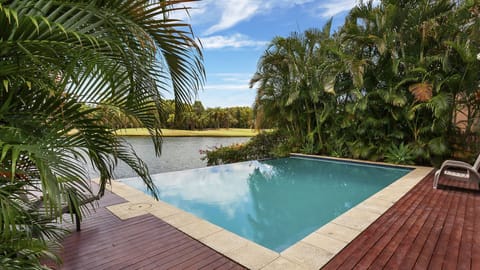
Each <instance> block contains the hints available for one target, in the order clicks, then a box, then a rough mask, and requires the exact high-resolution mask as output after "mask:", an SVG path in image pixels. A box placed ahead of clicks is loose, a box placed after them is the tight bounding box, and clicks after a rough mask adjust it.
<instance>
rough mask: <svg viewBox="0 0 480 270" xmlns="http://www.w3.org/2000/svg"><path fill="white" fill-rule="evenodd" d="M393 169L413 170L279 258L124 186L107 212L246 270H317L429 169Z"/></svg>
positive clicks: (117, 186)
mask: <svg viewBox="0 0 480 270" xmlns="http://www.w3.org/2000/svg"><path fill="white" fill-rule="evenodd" d="M291 156H294V157H306V158H321V159H330V160H332V159H333V160H339V161H350V162H356V163H368V164H374V165H387V166H392V165H391V164H386V163H379V162H369V161H359V160H352V159H343V158H331V157H325V156H314V155H304V154H293V153H292V155H291ZM394 166H397V165H394ZM397 167H408V168H412V169H413V170H412V171H411V172H409V173H408V174H406V175H405V176H403V177H401V178H399V179H398V180H396V181H395V182H393V183H392V184H390V185H389V186H387V187H385V188H384V189H382V190H381V191H379V192H377V193H376V194H374V195H372V196H371V197H369V198H368V199H366V200H364V201H363V202H361V203H359V204H358V205H357V206H355V207H353V208H352V209H350V210H348V211H347V212H345V213H343V214H342V215H340V216H338V217H337V218H335V219H333V220H332V221H330V222H329V223H327V224H325V225H324V226H322V227H320V228H319V229H318V230H316V231H315V232H313V233H311V234H310V235H308V236H306V237H305V238H303V239H302V240H300V241H299V242H297V243H295V244H294V245H292V246H290V247H289V248H287V249H286V250H284V251H283V252H281V253H277V252H275V251H272V250H270V249H267V248H265V247H263V246H260V245H259V244H257V243H254V242H252V241H250V240H247V239H245V238H243V237H241V236H238V235H236V234H234V233H232V232H229V231H227V230H225V229H223V228H221V227H219V226H217V225H215V224H213V223H210V222H209V221H206V220H203V219H201V218H198V217H196V216H194V215H193V214H190V213H188V212H186V211H184V210H181V209H179V208H177V207H175V206H172V205H170V204H168V203H166V202H163V201H161V200H159V201H156V200H154V199H153V198H152V197H150V196H148V195H146V194H145V193H143V192H142V191H139V190H136V189H134V188H132V187H130V186H128V185H127V184H124V183H122V182H118V181H112V183H111V188H110V190H111V191H112V192H113V193H115V194H117V195H119V196H120V197H123V198H124V199H125V200H127V201H128V202H126V203H121V204H116V205H112V206H109V207H107V209H108V210H110V211H111V212H112V213H113V214H114V215H116V216H117V217H119V218H120V219H123V220H124V219H129V218H132V217H136V216H140V215H145V214H148V213H149V214H152V215H154V216H156V217H157V218H160V219H162V220H163V221H165V222H166V223H168V224H170V225H172V226H173V227H176V228H177V229H179V230H180V231H183V232H184V233H186V234H187V235H189V236H191V237H192V238H194V239H196V240H198V241H200V242H201V243H203V244H205V245H207V246H209V247H211V248H212V249H214V250H216V251H218V252H219V253H221V254H223V255H225V256H227V257H229V258H230V259H232V260H234V261H236V262H238V263H240V264H242V265H244V266H246V267H248V268H250V269H265V270H272V269H319V268H320V267H322V266H323V265H325V264H326V263H327V262H328V261H329V260H330V259H332V258H333V257H334V256H335V255H336V254H337V253H339V252H340V251H341V250H342V249H343V248H344V247H345V246H346V245H347V244H348V243H350V242H351V241H353V240H354V239H355V238H356V237H357V235H359V234H360V233H361V232H362V231H363V230H365V229H366V228H367V227H368V226H370V224H372V223H373V222H374V221H375V220H376V219H377V218H378V217H380V216H381V215H382V214H383V213H385V212H386V211H387V210H388V209H389V208H390V207H391V206H392V205H393V204H394V203H395V202H396V201H398V200H399V199H400V198H401V197H402V196H403V195H405V194H406V193H407V192H408V191H409V190H410V189H412V188H413V187H414V186H415V185H416V184H417V183H418V182H420V180H422V179H423V178H424V177H425V176H427V175H428V174H429V173H430V172H431V171H432V169H433V168H431V167H420V166H397Z"/></svg>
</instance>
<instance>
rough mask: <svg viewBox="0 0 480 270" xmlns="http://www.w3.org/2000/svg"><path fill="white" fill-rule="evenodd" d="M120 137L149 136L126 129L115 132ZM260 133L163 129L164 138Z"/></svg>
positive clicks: (234, 129) (232, 130) (243, 129)
mask: <svg viewBox="0 0 480 270" xmlns="http://www.w3.org/2000/svg"><path fill="white" fill-rule="evenodd" d="M115 133H116V134H117V135H118V136H149V135H150V133H148V130H147V129H146V128H125V129H119V130H117V131H115ZM257 134H258V131H256V130H254V129H248V128H220V129H204V130H180V129H162V136H163V137H253V136H255V135H257Z"/></svg>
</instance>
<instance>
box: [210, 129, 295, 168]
mask: <svg viewBox="0 0 480 270" xmlns="http://www.w3.org/2000/svg"><path fill="white" fill-rule="evenodd" d="M284 143H285V137H284V136H283V135H281V133H280V132H278V131H274V132H262V133H260V134H258V135H257V136H255V137H253V138H251V139H250V140H249V141H248V142H247V143H245V144H235V145H231V146H221V147H214V148H213V149H207V150H203V151H202V152H201V153H202V154H204V155H205V156H204V157H203V158H202V159H203V160H205V159H206V160H207V164H208V165H209V166H210V165H219V164H226V163H233V162H240V161H246V160H254V159H265V158H270V157H272V156H273V157H280V156H286V155H288V153H289V152H288V151H287V152H279V151H278V149H281V147H279V145H283V144H284Z"/></svg>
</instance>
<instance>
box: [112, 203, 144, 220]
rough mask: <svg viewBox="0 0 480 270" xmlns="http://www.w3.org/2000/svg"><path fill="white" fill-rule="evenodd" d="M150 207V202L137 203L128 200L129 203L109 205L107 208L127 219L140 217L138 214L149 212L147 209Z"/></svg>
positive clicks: (119, 216)
mask: <svg viewBox="0 0 480 270" xmlns="http://www.w3.org/2000/svg"><path fill="white" fill-rule="evenodd" d="M150 207H151V205H150V204H137V203H131V202H127V203H122V204H116V205H111V206H107V209H108V210H109V211H110V212H112V213H113V214H114V215H115V216H117V217H118V218H120V219H123V220H125V219H129V218H132V217H138V216H142V215H146V214H148V212H147V210H146V209H148V208H150Z"/></svg>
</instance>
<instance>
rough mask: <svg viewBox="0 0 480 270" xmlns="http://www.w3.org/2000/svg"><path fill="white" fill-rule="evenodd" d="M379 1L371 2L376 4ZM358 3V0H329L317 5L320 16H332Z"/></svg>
mask: <svg viewBox="0 0 480 270" xmlns="http://www.w3.org/2000/svg"><path fill="white" fill-rule="evenodd" d="M379 2H380V0H374V1H373V4H374V5H377V4H378V3H379ZM359 3H360V1H359V0H336V1H332V0H329V1H325V3H322V4H320V5H318V8H319V9H320V10H321V12H320V15H321V16H322V17H332V16H335V15H337V14H339V13H342V12H345V11H349V10H351V9H352V8H354V7H355V6H356V5H357V4H359Z"/></svg>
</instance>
